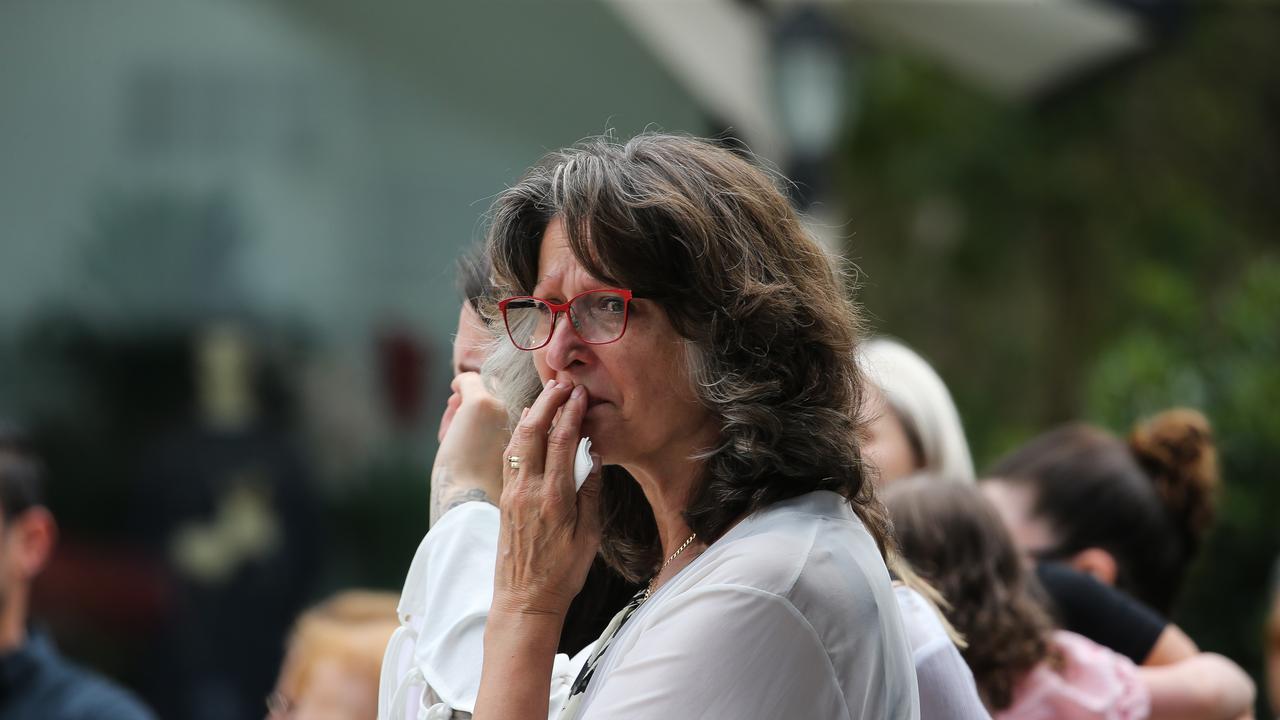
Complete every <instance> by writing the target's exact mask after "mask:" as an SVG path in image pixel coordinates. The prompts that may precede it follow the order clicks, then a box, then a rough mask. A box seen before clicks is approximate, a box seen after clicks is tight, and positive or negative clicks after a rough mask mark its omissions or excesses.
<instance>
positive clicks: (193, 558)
mask: <svg viewBox="0 0 1280 720" xmlns="http://www.w3.org/2000/svg"><path fill="white" fill-rule="evenodd" d="M192 340H193V343H192V350H193V352H192V358H191V359H192V361H193V362H192V371H193V372H192V375H193V381H194V382H193V383H192V384H193V386H194V387H193V390H194V393H193V396H192V397H191V398H189V400H190V409H189V414H188V415H187V417H185V418H183V419H182V420H180V421H179V422H177V423H174V424H172V425H168V426H165V427H162V428H158V429H157V431H156V432H154V433H152V434H151V435H150V436H149V437H148V440H147V443H146V445H145V447H144V450H143V452H142V457H141V460H140V470H139V477H138V479H137V484H136V496H135V500H134V503H133V504H134V526H135V532H136V533H137V534H138V536H139V538H140V540H141V542H142V543H143V545H144V546H145V547H146V549H147V550H148V552H149V553H150V554H151V555H152V557H153V558H154V561H155V562H156V563H157V565H158V566H159V567H161V568H162V569H163V573H164V576H165V578H166V580H167V581H168V582H169V584H170V586H171V587H172V589H173V592H172V602H171V603H170V604H169V607H168V608H167V609H166V610H167V612H166V613H165V616H164V617H163V619H162V628H161V632H160V633H159V637H158V638H157V640H156V641H155V647H154V649H153V650H152V656H151V657H149V658H148V664H147V668H146V679H147V683H148V687H147V696H148V697H149V698H150V699H152V701H153V702H154V703H155V705H156V707H157V710H158V711H159V712H160V714H161V715H163V716H165V717H175V718H184V720H225V719H226V718H250V717H258V716H259V715H260V713H261V712H262V699H263V698H264V697H265V696H266V695H267V694H268V693H269V692H270V691H271V688H272V685H273V683H274V682H275V677H276V673H277V672H278V670H279V668H280V663H281V661H282V650H283V640H284V638H285V636H286V634H287V633H288V629H289V626H290V624H291V623H292V622H293V619H294V618H295V617H297V614H298V613H299V611H300V610H301V609H302V607H303V606H304V603H305V600H306V598H307V596H308V593H309V590H310V587H311V583H312V582H313V581H314V578H315V577H316V574H317V572H318V568H319V561H320V558H321V553H322V550H321V542H322V538H323V535H322V528H321V526H320V515H319V507H318V502H317V498H316V494H315V487H314V485H313V482H312V477H311V471H310V466H309V463H308V462H307V461H306V458H305V456H304V454H303V453H302V452H301V451H300V450H299V448H298V447H297V444H296V441H295V438H294V435H293V433H292V428H291V426H290V425H291V423H290V420H289V412H288V408H286V407H282V406H281V405H282V404H281V403H277V402H272V401H270V400H269V399H268V397H267V393H265V392H263V390H264V388H263V385H264V382H263V381H264V380H265V379H266V377H265V376H266V375H267V374H268V369H267V367H266V366H265V365H264V363H263V357H262V356H261V354H260V352H259V351H258V350H257V349H256V348H255V344H254V341H253V336H252V334H251V333H250V331H249V329H248V328H247V327H245V326H243V325H241V324H239V323H234V322H211V323H209V324H208V325H207V326H205V327H204V328H203V329H202V330H201V332H199V333H198V334H197V335H196V336H195V337H193V338H192Z"/></svg>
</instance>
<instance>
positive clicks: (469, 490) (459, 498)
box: [429, 468, 498, 525]
mask: <svg viewBox="0 0 1280 720" xmlns="http://www.w3.org/2000/svg"><path fill="white" fill-rule="evenodd" d="M469 502H487V503H489V504H490V505H497V504H498V503H497V501H495V500H494V499H493V498H491V497H489V493H487V492H485V491H484V490H481V489H480V488H478V487H467V486H465V485H460V484H459V483H456V482H455V481H454V479H453V478H452V477H451V476H450V473H449V471H448V470H445V469H443V468H437V469H436V471H435V473H434V474H433V476H432V478H431V511H430V517H429V523H430V524H431V525H435V524H436V523H437V522H439V521H440V518H442V517H444V514H445V513H447V512H449V511H450V510H452V509H454V508H456V507H458V506H459V505H462V504H464V503H469Z"/></svg>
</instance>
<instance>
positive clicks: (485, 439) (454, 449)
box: [431, 372, 509, 525]
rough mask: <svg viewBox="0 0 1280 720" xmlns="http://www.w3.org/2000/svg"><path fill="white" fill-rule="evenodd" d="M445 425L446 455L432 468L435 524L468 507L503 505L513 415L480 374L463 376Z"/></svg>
mask: <svg viewBox="0 0 1280 720" xmlns="http://www.w3.org/2000/svg"><path fill="white" fill-rule="evenodd" d="M452 388H453V394H452V395H451V396H450V397H449V403H448V405H447V406H446V407H445V411H444V417H442V418H441V420H440V450H439V451H438V452H437V453H436V459H435V462H434V463H433V465H432V468H431V524H432V525H435V523H436V521H438V520H439V519H440V518H441V516H443V515H444V514H445V513H446V512H448V511H449V510H451V509H453V508H455V507H457V506H459V505H461V504H462V503H465V502H471V501H476V500H478V501H482V502H487V503H491V504H495V505H496V504H497V500H498V497H499V496H500V495H501V494H502V466H503V460H502V457H503V455H502V448H503V446H504V445H506V444H507V440H508V439H509V435H508V433H507V413H506V410H505V409H504V408H503V407H502V403H500V402H498V400H497V399H496V398H494V397H493V396H492V395H490V394H489V391H488V390H486V389H485V387H484V383H483V382H482V381H481V380H480V375H479V374H478V373H474V372H465V373H461V374H459V375H458V376H457V377H455V378H454V379H453V384H452Z"/></svg>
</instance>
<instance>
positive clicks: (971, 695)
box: [893, 585, 991, 720]
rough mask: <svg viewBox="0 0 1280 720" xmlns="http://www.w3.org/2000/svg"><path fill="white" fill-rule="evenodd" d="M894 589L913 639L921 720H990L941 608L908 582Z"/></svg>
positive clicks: (913, 658)
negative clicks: (933, 604)
mask: <svg viewBox="0 0 1280 720" xmlns="http://www.w3.org/2000/svg"><path fill="white" fill-rule="evenodd" d="M893 590H894V594H895V595H897V598H898V609H899V610H901V611H902V624H903V625H904V626H906V628H907V639H908V640H909V641H910V642H911V659H912V662H913V664H914V665H915V666H916V682H917V684H918V685H919V687H920V718H921V720H988V719H989V718H990V717H991V714H990V713H988V712H987V708H986V706H984V705H983V704H982V699H981V698H980V697H978V686H977V685H975V684H974V681H973V672H972V671H971V670H969V665H968V664H967V663H965V661H964V657H963V656H961V655H960V650H959V649H957V648H956V645H955V643H954V642H952V641H951V636H950V635H947V629H946V628H945V627H943V625H942V619H941V618H939V617H938V613H937V611H936V610H934V609H933V606H932V605H930V604H929V602H928V601H927V600H925V599H924V597H923V596H921V595H920V593H918V592H916V591H915V590H912V589H911V588H909V587H906V586H905V585H895V586H894V588H893Z"/></svg>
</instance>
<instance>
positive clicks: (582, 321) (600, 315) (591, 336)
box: [498, 288, 631, 350]
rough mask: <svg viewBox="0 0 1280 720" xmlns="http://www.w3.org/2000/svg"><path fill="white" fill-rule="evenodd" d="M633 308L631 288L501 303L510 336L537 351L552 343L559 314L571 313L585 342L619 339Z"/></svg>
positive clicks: (573, 324) (518, 344)
mask: <svg viewBox="0 0 1280 720" xmlns="http://www.w3.org/2000/svg"><path fill="white" fill-rule="evenodd" d="M630 307H631V291H630V290H620V289H617V288H610V289H606V290H588V291H586V292H584V293H580V294H578V295H575V296H574V297H573V298H571V299H570V300H569V301H568V302H565V303H553V302H551V301H550V300H543V299H542V298H536V297H530V296H522V297H510V298H507V299H506V300H503V301H502V302H500V303H498V308H499V309H500V310H502V321H503V322H504V323H506V326H507V335H508V336H509V337H510V338H511V342H512V343H514V344H515V346H516V347H518V348H520V349H521V350H537V349H538V348H540V347H542V346H544V345H546V344H547V343H549V342H551V333H552V332H553V331H554V330H555V326H556V318H558V317H559V316H560V313H565V314H567V315H568V316H569V325H570V327H572V328H573V331H574V333H576V334H577V335H578V337H579V338H582V341H583V342H585V343H589V344H591V345H607V344H609V343H611V342H616V341H617V340H618V339H619V338H621V337H622V334H623V333H624V332H626V331H627V315H628V309H629V308H630Z"/></svg>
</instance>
